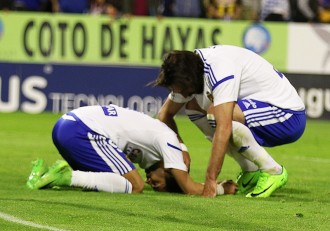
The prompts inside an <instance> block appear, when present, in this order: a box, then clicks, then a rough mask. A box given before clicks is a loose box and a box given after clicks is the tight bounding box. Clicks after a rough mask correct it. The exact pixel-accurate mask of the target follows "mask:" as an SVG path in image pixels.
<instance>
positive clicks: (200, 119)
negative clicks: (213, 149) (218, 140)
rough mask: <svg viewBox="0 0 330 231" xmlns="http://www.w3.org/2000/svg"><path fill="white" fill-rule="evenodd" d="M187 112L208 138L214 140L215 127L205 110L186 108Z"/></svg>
mask: <svg viewBox="0 0 330 231" xmlns="http://www.w3.org/2000/svg"><path fill="white" fill-rule="evenodd" d="M185 112H186V114H187V116H188V117H189V119H190V121H191V122H193V123H194V124H195V125H196V126H197V127H198V128H199V130H201V131H202V132H203V133H204V135H205V137H206V138H207V139H208V140H210V141H212V138H213V134H214V130H215V129H214V128H212V127H211V125H210V124H209V122H208V120H207V117H206V115H205V114H204V113H203V112H200V111H197V110H190V109H185Z"/></svg>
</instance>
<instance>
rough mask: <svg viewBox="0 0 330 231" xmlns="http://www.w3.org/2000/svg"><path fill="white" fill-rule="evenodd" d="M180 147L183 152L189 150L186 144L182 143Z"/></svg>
mask: <svg viewBox="0 0 330 231" xmlns="http://www.w3.org/2000/svg"><path fill="white" fill-rule="evenodd" d="M180 146H181V150H182V151H183V152H188V148H187V146H186V145H185V144H184V143H180Z"/></svg>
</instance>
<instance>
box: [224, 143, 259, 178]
mask: <svg viewBox="0 0 330 231" xmlns="http://www.w3.org/2000/svg"><path fill="white" fill-rule="evenodd" d="M227 154H228V155H229V156H231V157H232V158H233V159H234V160H235V161H236V162H237V163H238V164H239V166H240V167H241V169H242V171H248V172H254V171H257V170H258V169H259V167H258V166H257V165H256V164H255V163H253V162H252V161H250V160H248V159H247V158H246V157H245V156H243V155H242V154H241V153H239V152H238V150H237V148H236V147H234V146H233V145H232V144H229V149H228V152H227Z"/></svg>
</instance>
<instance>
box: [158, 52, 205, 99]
mask: <svg viewBox="0 0 330 231" xmlns="http://www.w3.org/2000/svg"><path fill="white" fill-rule="evenodd" d="M203 75H204V63H203V61H202V59H201V58H200V56H199V55H198V54H195V53H194V52H191V51H177V50H175V51H171V52H169V53H167V54H166V55H165V56H164V58H163V64H162V66H161V70H160V73H159V75H158V77H157V78H156V80H155V81H154V82H153V85H154V86H162V87H166V88H168V87H169V86H171V85H177V86H180V87H181V88H187V87H192V88H193V89H194V90H195V92H194V93H196V94H200V93H203V87H204V79H203Z"/></svg>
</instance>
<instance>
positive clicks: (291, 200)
mask: <svg viewBox="0 0 330 231" xmlns="http://www.w3.org/2000/svg"><path fill="white" fill-rule="evenodd" d="M59 117H60V115H56V114H51V113H43V114H38V115H29V114H24V113H10V114H0V121H1V122H0V177H1V178H0V230H2V231H3V230H10V231H12V230H14V231H16V230H18V231H20V230H24V231H25V230H78V231H80V230H81V231H85V230H93V231H98V230H116V231H120V230H123V231H128V230H134V231H136V230H157V231H159V230H164V231H165V230H166V231H170V230H187V231H192V230H196V231H201V230H202V231H207V230H262V231H264V230H276V231H279V230H289V231H292V230H297V231H298V230H299V231H301V230H313V231H314V230H322V231H323V230H330V215H329V214H330V176H329V175H330V133H329V131H330V122H329V121H311V120H309V121H308V123H307V128H306V131H305V134H304V135H303V137H302V138H301V139H300V140H299V141H297V142H296V143H293V144H289V145H285V146H280V147H276V148H272V149H269V151H270V153H271V154H272V156H273V157H274V158H275V159H276V160H277V161H278V162H279V163H281V164H283V165H285V167H286V168H287V170H288V173H289V181H288V183H287V185H286V187H284V188H283V189H280V190H278V191H277V192H275V193H274V194H273V195H272V197H270V198H266V199H256V198H245V197H244V196H241V195H235V196H219V197H217V198H212V199H210V198H202V197H197V196H187V195H179V194H168V193H156V192H153V191H152V190H151V188H150V187H149V186H147V185H146V186H145V192H144V193H143V194H140V195H127V194H109V193H102V192H85V191H82V190H78V189H58V190H37V191H33V190H29V189H27V188H26V186H25V182H26V179H27V177H28V175H29V173H30V170H31V161H32V160H34V159H36V158H44V159H45V160H46V161H47V162H48V163H49V164H51V163H53V162H54V161H55V160H57V159H60V155H59V154H58V153H57V151H56V149H55V147H54V146H53V144H52V140H51V130H52V126H53V125H54V123H55V122H56V120H57V119H58V118H59ZM176 119H177V123H178V126H179V130H180V132H181V134H182V136H183V138H184V140H185V143H186V144H187V146H188V148H189V151H190V154H191V158H192V163H191V175H192V177H193V178H194V179H195V180H196V181H203V180H204V175H205V170H206V166H207V162H208V159H209V155H210V147H211V145H210V143H209V142H208V141H207V140H206V139H204V137H203V136H202V134H201V133H200V132H199V131H198V130H197V128H195V127H194V125H193V124H191V123H190V122H189V121H188V119H187V118H186V117H177V118H176ZM238 173H239V167H238V165H237V164H236V163H235V162H234V161H233V160H232V159H231V158H230V157H226V159H225V163H224V167H223V169H222V172H221V175H220V177H219V179H235V178H236V176H237V174H238ZM141 174H143V171H141ZM143 176H144V174H143Z"/></svg>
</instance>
